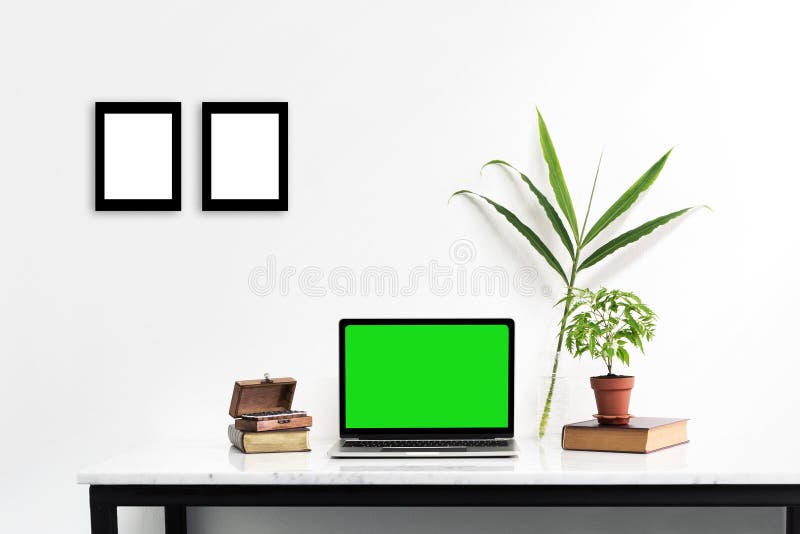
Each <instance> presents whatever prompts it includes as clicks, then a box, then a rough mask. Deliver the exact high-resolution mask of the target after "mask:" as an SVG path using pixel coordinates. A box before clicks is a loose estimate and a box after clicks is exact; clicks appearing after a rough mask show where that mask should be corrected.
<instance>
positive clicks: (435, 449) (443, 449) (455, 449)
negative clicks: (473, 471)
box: [381, 447, 467, 452]
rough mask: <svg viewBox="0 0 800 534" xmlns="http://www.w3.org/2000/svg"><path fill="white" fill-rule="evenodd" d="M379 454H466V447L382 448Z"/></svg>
mask: <svg viewBox="0 0 800 534" xmlns="http://www.w3.org/2000/svg"><path fill="white" fill-rule="evenodd" d="M381 452H467V448H466V447H383V448H382V449H381Z"/></svg>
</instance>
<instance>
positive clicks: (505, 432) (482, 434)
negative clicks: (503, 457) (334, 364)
mask: <svg viewBox="0 0 800 534" xmlns="http://www.w3.org/2000/svg"><path fill="white" fill-rule="evenodd" d="M351 325H503V326H505V327H507V328H508V420H507V425H506V426H504V427H495V428H490V427H481V428H355V427H348V426H347V424H346V416H347V402H346V398H347V395H346V389H347V383H346V382H347V381H346V374H345V360H346V357H347V356H346V347H345V330H346V329H347V327H348V326H351ZM398 435H402V436H403V437H404V438H405V439H483V438H486V439H490V438H513V437H514V320H513V319H511V318H487V319H477V318H449V319H432V318H424V319H422V318H420V319H408V318H404V319H388V318H380V319H350V318H348V319H340V320H339V436H340V437H342V438H364V439H392V438H394V437H397V436H398Z"/></svg>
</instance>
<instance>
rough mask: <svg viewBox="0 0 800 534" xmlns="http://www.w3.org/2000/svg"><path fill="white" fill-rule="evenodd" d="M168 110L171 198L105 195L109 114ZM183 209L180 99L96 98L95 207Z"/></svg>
mask: <svg viewBox="0 0 800 534" xmlns="http://www.w3.org/2000/svg"><path fill="white" fill-rule="evenodd" d="M143 113H148V114H168V115H171V117H172V194H171V197H170V198H157V199H153V198H106V196H105V192H106V187H105V185H106V127H105V117H106V115H107V114H143ZM180 209H181V103H180V102H95V210H96V211H180Z"/></svg>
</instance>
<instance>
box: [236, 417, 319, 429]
mask: <svg viewBox="0 0 800 534" xmlns="http://www.w3.org/2000/svg"><path fill="white" fill-rule="evenodd" d="M311 423H312V419H311V416H310V415H306V416H304V417H286V418H283V419H265V420H258V419H237V420H236V422H235V423H234V426H236V429H237V430H243V431H245V432H267V431H270V430H285V429H288V428H305V427H309V426H311Z"/></svg>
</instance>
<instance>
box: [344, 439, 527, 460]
mask: <svg viewBox="0 0 800 534" xmlns="http://www.w3.org/2000/svg"><path fill="white" fill-rule="evenodd" d="M346 441H357V440H344V439H340V440H338V441H337V442H336V443H334V444H333V446H332V447H331V448H330V449H329V450H328V457H329V458H510V457H515V456H519V449H518V448H517V443H516V442H515V441H514V439H513V438H512V439H503V440H499V439H498V440H497V441H498V442H501V441H502V445H499V446H497V447H491V446H488V447H487V446H482V447H470V446H469V445H467V446H464V445H462V443H459V445H458V446H453V447H446V446H445V447H442V446H435V447H418V446H408V447H404V446H402V444H400V446H391V447H350V446H345V442H346Z"/></svg>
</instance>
